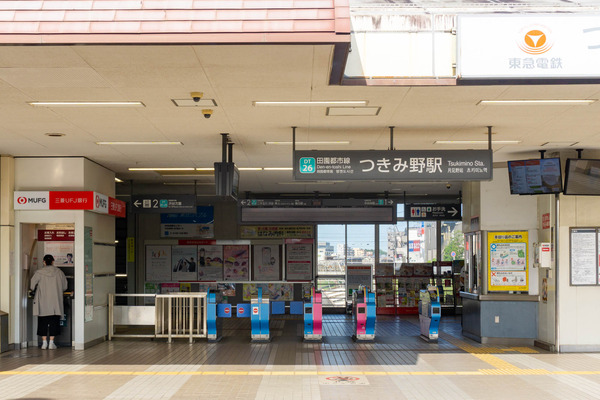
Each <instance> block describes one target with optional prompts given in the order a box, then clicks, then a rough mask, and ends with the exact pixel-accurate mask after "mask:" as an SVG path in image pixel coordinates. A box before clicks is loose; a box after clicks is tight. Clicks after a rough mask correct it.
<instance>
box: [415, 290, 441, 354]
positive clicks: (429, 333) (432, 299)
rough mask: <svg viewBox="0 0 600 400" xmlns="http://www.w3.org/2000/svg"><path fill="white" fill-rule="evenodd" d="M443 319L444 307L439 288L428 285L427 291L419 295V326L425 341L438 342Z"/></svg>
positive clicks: (422, 291)
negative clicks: (441, 303)
mask: <svg viewBox="0 0 600 400" xmlns="http://www.w3.org/2000/svg"><path fill="white" fill-rule="evenodd" d="M441 317H442V306H441V305H440V295H439V292H438V288H437V286H435V285H428V286H427V290H421V292H420V293H419V325H420V326H421V337H422V338H423V339H425V340H427V341H429V342H437V340H438V336H439V327H440V319H441Z"/></svg>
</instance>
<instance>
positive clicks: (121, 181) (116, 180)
mask: <svg viewBox="0 0 600 400" xmlns="http://www.w3.org/2000/svg"><path fill="white" fill-rule="evenodd" d="M115 182H117V183H123V180H121V179H119V178H117V177H116V176H115Z"/></svg>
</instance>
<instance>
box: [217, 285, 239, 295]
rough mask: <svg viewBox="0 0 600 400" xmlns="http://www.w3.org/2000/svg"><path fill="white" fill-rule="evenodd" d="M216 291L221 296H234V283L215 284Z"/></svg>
mask: <svg viewBox="0 0 600 400" xmlns="http://www.w3.org/2000/svg"><path fill="white" fill-rule="evenodd" d="M217 290H218V291H219V292H221V293H223V296H235V283H217Z"/></svg>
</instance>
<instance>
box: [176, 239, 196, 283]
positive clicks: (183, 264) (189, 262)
mask: <svg viewBox="0 0 600 400" xmlns="http://www.w3.org/2000/svg"><path fill="white" fill-rule="evenodd" d="M196 252H197V248H196V246H172V247H171V267H172V272H173V274H172V275H171V280H174V281H195V280H197V279H198V262H197V260H198V258H197V257H198V255H197V254H196Z"/></svg>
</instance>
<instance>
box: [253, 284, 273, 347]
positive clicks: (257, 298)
mask: <svg viewBox="0 0 600 400" xmlns="http://www.w3.org/2000/svg"><path fill="white" fill-rule="evenodd" d="M257 292H258V293H257V294H256V295H252V297H251V299H250V325H251V336H252V341H253V342H265V341H267V342H268V341H270V340H271V333H270V331H269V314H270V307H269V299H268V298H263V296H262V288H258V289H257Z"/></svg>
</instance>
